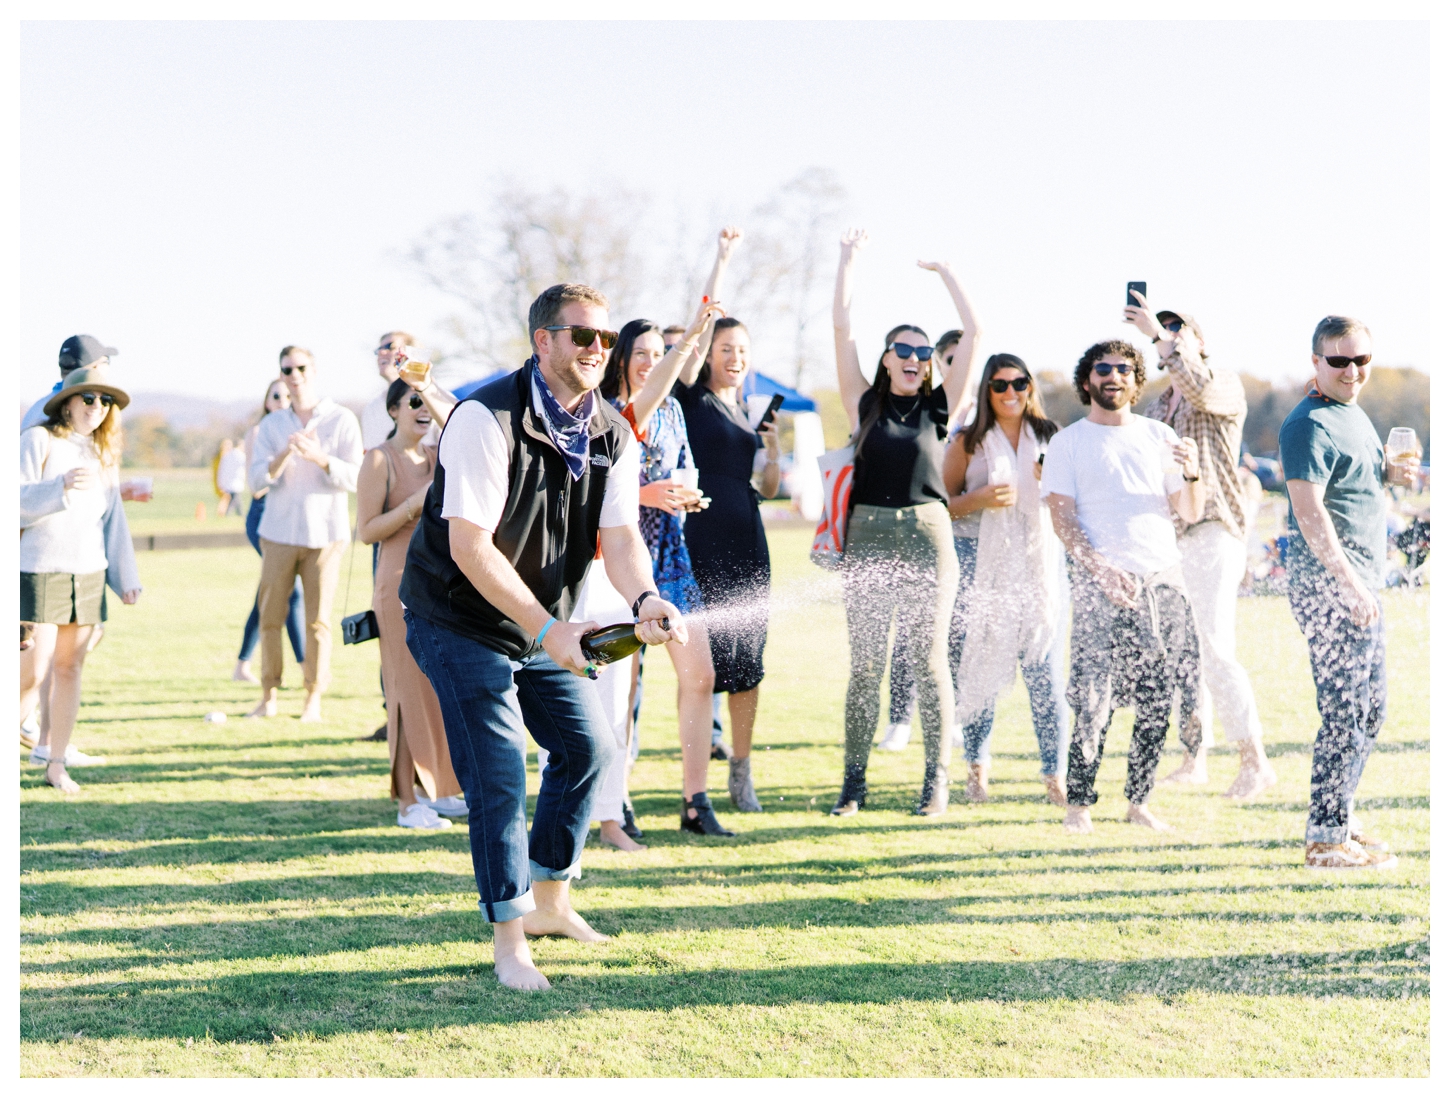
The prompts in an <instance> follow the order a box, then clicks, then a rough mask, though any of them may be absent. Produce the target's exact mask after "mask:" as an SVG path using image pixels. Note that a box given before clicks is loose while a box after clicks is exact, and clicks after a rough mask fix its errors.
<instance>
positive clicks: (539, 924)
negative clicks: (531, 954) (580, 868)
mask: <svg viewBox="0 0 1450 1098" xmlns="http://www.w3.org/2000/svg"><path fill="white" fill-rule="evenodd" d="M534 902H535V903H536V904H538V906H537V907H535V908H534V910H533V911H530V912H529V913H528V914H527V915H525V916H524V917H523V929H524V933H525V934H527V935H528V936H529V937H531V938H542V937H550V938H573V939H574V940H575V941H576V942H607V941H609V935H608V934H600V933H599V931H597V930H595V929H594V928H593V927H592V926H590V925H589V924H588V923H586V922H585V921H584V920H583V919H582V918H581V917H580V915H579V913H578V912H577V911H575V910H574V906H573V905H572V904H571V903H570V902H569V882H568V881H535V882H534Z"/></svg>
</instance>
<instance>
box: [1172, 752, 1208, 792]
mask: <svg viewBox="0 0 1450 1098" xmlns="http://www.w3.org/2000/svg"><path fill="white" fill-rule="evenodd" d="M1163 780H1164V781H1165V782H1181V783H1183V784H1184V785H1207V784H1208V752H1207V751H1199V753H1198V754H1197V755H1190V754H1189V753H1188V752H1187V751H1185V752H1184V753H1183V762H1182V764H1181V765H1180V766H1179V767H1178V769H1177V770H1175V771H1173V773H1172V774H1169V775H1168V776H1167V777H1166V778H1164V779H1163Z"/></svg>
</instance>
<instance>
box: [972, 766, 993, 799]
mask: <svg viewBox="0 0 1450 1098" xmlns="http://www.w3.org/2000/svg"><path fill="white" fill-rule="evenodd" d="M988 787H989V782H988V778H987V765H986V763H972V764H971V765H970V766H968V767H967V800H969V801H972V802H973V803H975V804H981V803H982V802H983V801H985V800H987V799H988V797H989V796H990V794H989V793H988V792H987V790H988Z"/></svg>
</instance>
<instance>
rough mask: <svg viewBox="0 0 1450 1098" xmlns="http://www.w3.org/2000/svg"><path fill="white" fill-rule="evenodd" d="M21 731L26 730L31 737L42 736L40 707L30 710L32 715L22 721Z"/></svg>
mask: <svg viewBox="0 0 1450 1098" xmlns="http://www.w3.org/2000/svg"><path fill="white" fill-rule="evenodd" d="M20 731H22V732H24V733H25V734H26V735H28V736H29V737H30V738H31V739H36V738H38V737H39V736H40V710H39V709H32V710H31V711H30V716H28V717H26V718H25V719H24V720H23V721H21V722H20Z"/></svg>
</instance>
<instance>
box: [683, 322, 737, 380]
mask: <svg viewBox="0 0 1450 1098" xmlns="http://www.w3.org/2000/svg"><path fill="white" fill-rule="evenodd" d="M731 328H739V329H740V330H741V331H742V332H744V333H745V334H746V335H749V334H750V329H749V328H747V327H746V326H745V321H743V320H736V319H735V318H734V317H733V316H722V317H721V318H720V319H719V320H717V321H715V330H714V331H712V332H711V333H710V346H709V348H708V349H707V350H706V351H705V361H704V363H702V364H701V366H700V376H699V377H697V378H695V384H696V385H699V386H701V387H704V386H706V385H708V384H709V383H710V356H711V355H712V354H714V353H715V338H716V337H717V336H718V335H719V334H720V333H721V332H728V331H729V330H730V329H731Z"/></svg>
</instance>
